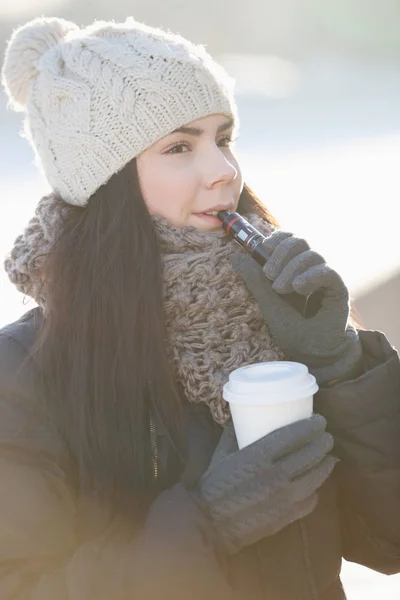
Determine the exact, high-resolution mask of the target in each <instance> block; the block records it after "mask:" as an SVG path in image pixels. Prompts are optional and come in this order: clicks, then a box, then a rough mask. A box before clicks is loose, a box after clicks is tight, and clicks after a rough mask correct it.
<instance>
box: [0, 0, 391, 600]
mask: <svg viewBox="0 0 400 600" xmlns="http://www.w3.org/2000/svg"><path fill="white" fill-rule="evenodd" d="M40 15H45V16H60V17H64V18H66V19H71V20H73V21H75V22H76V23H78V24H79V25H82V26H83V25H87V24H89V23H91V22H92V21H93V20H95V19H97V20H109V19H114V20H115V21H120V20H125V18H126V17H127V16H134V17H135V18H136V19H138V20H143V21H145V22H146V23H148V24H149V25H153V26H162V27H163V28H170V29H171V30H173V31H175V32H179V33H181V34H182V35H183V36H185V37H188V38H189V39H191V40H192V41H194V42H198V43H202V44H205V45H206V46H207V49H208V51H209V52H210V53H211V54H212V55H213V56H214V57H215V58H216V59H217V60H219V61H220V62H222V63H223V64H224V66H225V67H226V68H227V70H228V71H229V73H230V74H231V75H233V76H234V77H235V78H236V82H237V84H236V90H237V98H238V104H239V114H240V117H241V132H240V137H239V140H238V143H237V150H238V154H239V158H240V160H241V164H242V167H243V171H244V174H245V179H246V181H247V183H248V184H249V185H250V186H251V187H252V188H253V189H254V190H255V191H256V192H257V194H258V195H259V196H260V198H261V199H262V200H263V202H264V203H265V204H266V205H267V206H268V207H269V209H270V210H271V212H272V213H273V214H274V216H275V217H276V218H277V219H278V221H279V222H280V225H281V227H282V228H283V229H286V230H289V231H292V232H294V233H296V234H297V235H300V236H303V237H305V238H306V239H307V240H308V241H309V243H310V244H311V245H312V246H313V247H314V248H315V249H317V250H318V251H319V252H320V253H322V254H323V255H324V256H325V258H326V260H327V261H328V262H329V263H330V264H331V265H332V266H333V267H334V268H336V269H337V270H338V271H339V272H340V273H341V274H342V276H343V278H344V279H345V281H346V283H347V284H348V286H349V288H350V292H351V294H352V297H353V299H354V302H355V306H356V309H357V312H358V315H359V319H360V320H361V322H362V323H363V324H364V326H365V327H366V328H373V329H379V330H382V331H384V332H385V333H386V334H387V335H388V337H389V338H390V340H391V341H392V343H393V344H394V345H395V346H396V347H397V348H400V318H399V314H398V310H399V307H400V241H399V237H400V236H399V231H398V228H399V221H400V194H399V192H400V34H399V31H400V1H399V0H380V1H379V2H376V1H374V0H323V1H321V0H280V1H279V2H276V1H273V0H246V2H243V1H239V0H229V2H228V0H202V1H201V2H195V1H194V0H162V2H161V1H160V0H113V1H110V0H85V2H82V1H81V0H0V46H1V49H2V50H1V51H2V53H3V52H4V47H5V43H6V40H7V39H8V38H9V37H10V35H11V32H12V30H13V28H14V27H16V26H17V25H20V24H22V23H24V22H25V21H27V20H29V19H31V18H34V17H37V16H40ZM21 123H22V116H21V115H20V114H14V113H12V112H11V111H8V110H7V108H6V98H5V96H4V94H3V93H1V94H0V185H1V198H2V200H1V202H2V205H1V213H0V215H1V217H0V255H1V256H2V257H3V256H4V255H5V253H6V252H7V251H8V250H9V249H10V248H11V247H12V244H13V241H14V239H15V237H16V236H17V235H18V234H19V233H20V232H21V231H22V229H23V227H24V226H25V225H26V224H27V222H28V220H29V219H30V218H31V216H32V215H33V212H34V209H35V206H36V204H37V202H38V200H39V198H40V197H41V195H43V194H44V193H45V192H46V191H47V190H48V186H47V183H46V182H45V181H44V180H43V179H42V178H41V176H40V174H39V172H38V171H37V169H36V167H35V165H34V163H33V152H32V151H31V149H30V147H29V146H28V144H27V142H26V141H24V140H23V139H21V137H20V136H19V130H20V127H21ZM33 305H34V304H33V302H32V301H31V302H27V300H26V299H24V298H23V297H22V296H21V295H20V294H19V293H18V292H17V291H16V290H14V288H13V287H12V285H11V284H10V283H9V282H8V279H7V277H6V275H5V273H3V271H1V274H0V326H1V325H3V324H6V323H7V322H10V321H11V320H14V319H16V318H18V317H19V316H20V315H21V314H22V313H23V312H25V311H26V310H27V309H28V308H30V307H32V306H33ZM343 581H344V585H345V588H346V591H347V593H348V598H349V600H361V599H362V600H372V599H375V598H384V599H385V600H395V599H396V600H400V576H392V577H385V576H383V575H378V574H376V573H373V572H372V571H369V570H368V569H365V568H363V567H359V566H357V565H352V564H350V563H345V565H344V569H343Z"/></svg>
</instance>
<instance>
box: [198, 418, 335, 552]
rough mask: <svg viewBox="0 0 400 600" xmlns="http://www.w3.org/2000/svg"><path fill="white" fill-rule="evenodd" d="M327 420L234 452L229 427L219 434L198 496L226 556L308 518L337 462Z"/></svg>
mask: <svg viewBox="0 0 400 600" xmlns="http://www.w3.org/2000/svg"><path fill="white" fill-rule="evenodd" d="M325 426H326V421H325V419H324V418H323V417H321V416H320V415H313V416H312V417H311V418H310V419H304V420H301V421H298V422H296V423H293V424H292V425H287V426H286V427H282V428H281V429H278V430H276V431H274V432H272V433H270V434H269V435H266V436H265V437H263V438H262V439H261V440H258V441H257V442H254V443H253V444H251V445H250V446H247V447H245V448H243V449H242V450H238V445H237V441H236V436H235V433H234V430H233V426H232V423H230V424H228V425H227V426H226V427H225V428H224V431H223V433H222V435H221V439H220V442H219V444H218V446H217V448H216V450H215V452H214V455H213V458H212V460H211V463H210V466H209V468H208V469H207V471H206V472H205V474H204V475H203V477H202V479H201V481H200V484H199V487H198V492H197V497H198V499H199V501H200V503H201V505H202V507H203V510H205V511H206V512H207V514H208V516H209V518H210V519H211V522H212V524H213V526H214V531H215V533H216V537H217V539H218V541H219V542H220V544H221V546H222V548H223V549H224V550H225V552H227V553H229V554H233V553H235V552H238V551H239V550H241V549H242V548H243V547H245V546H249V545H251V544H254V543H256V542H258V541H260V540H261V539H263V538H264V537H266V536H270V535H273V534H275V533H277V532H278V531H280V530H281V529H283V528H284V527H286V526H287V525H289V524H290V523H292V522H293V521H296V520H297V519H301V518H302V517H305V516H306V515H308V514H309V513H310V512H312V510H313V509H314V507H315V505H316V503H317V494H316V490H317V489H318V488H319V487H320V486H321V485H322V483H323V482H324V481H325V479H327V477H328V476H329V475H330V474H331V472H332V470H333V467H334V464H335V462H336V459H335V458H334V457H332V456H330V455H328V452H330V450H331V449H332V446H333V440H332V437H331V435H330V434H328V433H327V432H326V431H325Z"/></svg>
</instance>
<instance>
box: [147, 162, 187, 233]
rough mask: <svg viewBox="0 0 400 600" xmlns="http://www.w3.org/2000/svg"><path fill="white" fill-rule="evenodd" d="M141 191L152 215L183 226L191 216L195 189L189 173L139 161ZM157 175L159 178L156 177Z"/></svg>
mask: <svg viewBox="0 0 400 600" xmlns="http://www.w3.org/2000/svg"><path fill="white" fill-rule="evenodd" d="M137 164H138V175H139V182H140V189H141V191H142V194H143V198H144V201H145V203H146V206H147V208H148V210H149V212H150V214H152V215H159V216H161V217H164V218H165V219H167V220H168V221H170V222H171V223H172V224H173V225H178V226H179V225H183V224H184V222H185V218H186V216H187V215H188V214H190V211H191V206H192V199H193V189H192V187H193V186H191V182H190V178H188V177H187V176H185V175H187V173H186V174H185V172H184V171H182V170H181V169H176V170H175V169H171V168H166V167H165V166H164V165H163V164H161V165H154V164H153V165H152V166H151V168H148V165H147V164H146V163H145V162H144V161H143V162H140V161H139V160H138V163H137ZM154 173H157V176H156V177H155V176H154Z"/></svg>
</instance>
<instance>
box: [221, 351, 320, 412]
mask: <svg viewBox="0 0 400 600" xmlns="http://www.w3.org/2000/svg"><path fill="white" fill-rule="evenodd" d="M318 389H319V388H318V385H317V382H316V379H315V377H314V376H313V375H311V373H309V371H308V368H307V367H306V365H303V364H301V363H297V362H291V361H272V362H265V363H257V364H254V365H248V366H246V367H241V368H240V369H235V371H232V373H231V374H230V375H229V380H228V382H227V383H226V384H225V385H224V388H223V397H224V399H225V400H226V401H227V402H232V403H237V404H242V403H244V404H249V400H250V399H251V404H252V405H265V404H276V403H277V402H293V400H296V399H300V398H306V397H308V396H312V395H313V394H315V392H317V391H318Z"/></svg>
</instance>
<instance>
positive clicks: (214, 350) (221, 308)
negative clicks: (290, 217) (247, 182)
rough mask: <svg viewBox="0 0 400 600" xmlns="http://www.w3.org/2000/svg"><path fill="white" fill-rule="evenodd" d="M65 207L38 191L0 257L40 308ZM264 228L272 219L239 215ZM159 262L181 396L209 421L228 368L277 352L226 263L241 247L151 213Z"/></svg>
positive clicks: (222, 407)
mask: <svg viewBox="0 0 400 600" xmlns="http://www.w3.org/2000/svg"><path fill="white" fill-rule="evenodd" d="M69 210H70V207H69V206H68V205H67V204H65V203H64V202H63V201H61V200H60V199H58V198H57V197H56V196H55V195H54V194H50V195H48V196H46V197H44V198H42V199H41V200H40V202H39V204H38V207H37V209H36V212H35V216H34V217H33V218H32V219H31V221H30V222H29V223H28V226H27V227H26V228H25V231H24V232H23V234H21V235H20V236H19V237H18V238H17V240H16V241H15V244H14V247H13V249H12V251H11V253H10V254H9V256H8V257H7V258H6V261H5V269H6V271H7V273H8V276H9V278H10V281H11V282H12V283H13V284H14V285H15V286H16V287H17V288H18V289H19V291H21V292H23V293H24V294H26V295H28V296H31V297H32V298H34V299H35V301H36V302H37V303H38V304H39V305H40V306H41V307H42V308H43V309H44V308H45V297H44V294H43V280H42V264H43V260H44V259H45V256H46V254H47V253H48V252H50V251H51V247H52V246H53V244H54V242H55V240H56V239H57V237H58V234H59V232H60V231H61V229H62V226H63V221H64V220H65V218H67V216H68V211H69ZM246 218H247V219H248V220H249V221H250V222H251V223H253V225H254V226H255V227H257V229H259V230H260V231H261V232H262V233H264V235H267V236H268V235H270V234H271V232H272V229H273V228H272V226H271V225H270V224H269V223H267V222H266V221H264V220H262V219H261V218H260V217H258V216H256V215H255V214H249V215H246ZM152 220H153V223H154V225H155V227H156V231H157V233H158V237H159V241H160V247H161V252H162V255H163V259H164V265H165V321H166V327H167V333H168V340H169V346H168V351H169V354H170V358H171V361H172V364H173V366H174V370H175V373H176V377H177V379H178V381H179V382H180V383H181V385H182V387H183V390H184V392H185V394H186V397H187V399H188V401H189V402H193V403H205V404H207V405H208V406H209V408H210V410H211V414H212V416H213V418H214V420H215V421H216V422H217V423H220V424H223V423H225V422H226V421H227V420H228V419H229V417H230V412H229V407H228V406H227V404H226V402H225V401H224V400H223V398H222V387H223V385H224V383H225V382H226V381H227V380H228V376H229V373H230V372H231V371H233V370H234V369H237V368H238V367H241V366H245V365H248V364H252V363H255V362H267V361H272V360H280V359H282V358H283V354H282V352H281V351H280V350H279V349H278V348H277V347H276V345H275V344H274V342H273V340H272V339H271V336H270V334H269V332H268V328H267V326H266V324H265V322H264V320H263V317H262V315H261V313H260V310H259V308H258V304H257V303H256V301H255V300H254V299H253V297H252V295H251V294H250V293H249V292H248V290H247V288H246V286H245V284H244V283H243V281H242V279H241V278H240V277H239V276H238V275H236V273H235V272H234V271H233V270H232V267H231V264H230V261H229V256H230V254H231V253H232V252H243V250H242V249H241V248H240V247H239V246H238V245H237V244H236V242H233V241H230V240H229V239H228V238H227V236H226V235H225V234H224V233H223V232H221V233H202V232H199V231H197V230H196V229H194V228H193V227H183V228H177V227H173V226H171V225H169V224H168V223H167V221H165V220H164V219H162V218H160V217H153V218H152Z"/></svg>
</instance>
